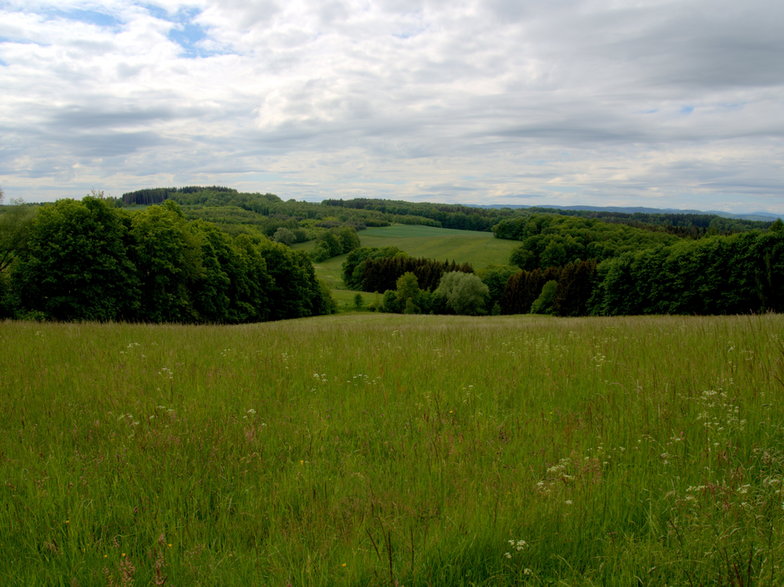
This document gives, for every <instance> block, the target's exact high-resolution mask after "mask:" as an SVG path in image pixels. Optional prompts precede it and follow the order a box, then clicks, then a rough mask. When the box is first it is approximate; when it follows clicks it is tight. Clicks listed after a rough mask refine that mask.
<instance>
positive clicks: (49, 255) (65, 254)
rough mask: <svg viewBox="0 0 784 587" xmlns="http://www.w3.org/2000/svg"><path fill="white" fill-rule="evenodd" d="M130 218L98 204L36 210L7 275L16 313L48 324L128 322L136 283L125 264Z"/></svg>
mask: <svg viewBox="0 0 784 587" xmlns="http://www.w3.org/2000/svg"><path fill="white" fill-rule="evenodd" d="M129 229H130V218H129V217H128V216H127V215H126V214H125V213H123V212H122V211H120V210H117V209H114V208H112V207H110V206H109V204H108V203H107V202H106V201H105V200H102V199H100V198H93V197H86V198H84V199H83V200H82V201H77V200H70V199H67V200H60V201H58V202H56V203H55V204H52V205H48V206H44V207H42V208H40V209H39V210H38V212H37V214H36V215H35V217H34V218H33V220H32V223H31V225H30V229H29V235H28V238H27V242H26V246H25V247H24V248H23V249H22V250H21V251H20V252H19V256H18V259H17V261H16V264H15V266H14V270H13V275H12V284H11V285H12V294H13V296H14V299H15V303H16V304H17V305H18V308H19V309H20V311H21V312H23V313H27V312H34V313H37V314H38V315H40V316H43V317H45V318H47V319H52V320H99V321H107V320H127V319H131V318H133V317H134V316H135V315H136V312H137V310H138V303H139V291H140V288H139V279H138V275H137V273H136V268H135V266H134V264H133V262H132V261H131V259H129V256H128V248H129V245H130V242H131V239H130V231H129Z"/></svg>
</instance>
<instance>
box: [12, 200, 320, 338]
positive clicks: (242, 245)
mask: <svg viewBox="0 0 784 587" xmlns="http://www.w3.org/2000/svg"><path fill="white" fill-rule="evenodd" d="M2 277H3V280H4V281H5V282H6V284H7V288H6V289H7V291H6V292H5V298H4V299H5V304H4V311H5V313H6V315H11V316H16V317H25V316H28V317H37V318H42V319H52V320H99V321H109V320H125V321H143V322H186V323H202V322H209V323H238V322H254V321H262V320H276V319H282V318H295V317H301V316H312V315H316V314H323V313H327V312H329V311H331V309H332V301H331V298H330V297H329V294H328V293H327V292H326V291H325V290H324V288H323V287H322V286H321V284H320V283H319V282H318V280H317V279H316V277H315V274H314V271H313V266H312V264H311V263H310V260H309V259H308V257H307V256H306V255H305V254H303V253H298V252H295V251H292V250H291V249H289V248H288V247H286V246H284V245H281V244H278V243H274V242H272V241H270V240H269V239H267V238H265V237H263V236H262V235H259V234H256V235H252V234H240V235H237V236H231V235H228V234H226V233H225V232H223V231H221V230H219V229H218V228H217V227H216V226H214V225H212V224H209V223H207V222H204V221H188V220H187V219H186V218H185V217H184V215H183V214H182V211H181V209H180V207H179V206H178V205H177V204H176V203H174V202H172V201H164V203H163V204H161V205H153V206H150V207H148V208H146V209H144V210H142V211H138V212H135V213H129V212H126V211H124V210H122V209H117V208H115V207H113V206H111V204H110V203H109V202H108V201H106V200H103V199H100V198H94V197H86V198H84V199H83V200H81V201H77V200H60V201H58V202H56V203H55V204H52V205H46V206H43V207H40V208H39V209H38V210H37V212H36V214H35V215H34V217H33V218H32V220H31V221H30V224H29V227H28V229H27V235H26V239H25V244H24V246H23V247H20V248H19V249H18V251H17V254H16V257H15V259H14V261H13V263H12V264H11V265H10V266H9V268H8V269H7V271H5V272H4V273H3V275H2Z"/></svg>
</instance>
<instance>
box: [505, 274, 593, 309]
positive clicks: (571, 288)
mask: <svg viewBox="0 0 784 587" xmlns="http://www.w3.org/2000/svg"><path fill="white" fill-rule="evenodd" d="M596 267H597V265H596V261H577V262H574V263H569V264H567V265H565V266H563V267H547V268H545V269H538V268H537V269H533V270H530V271H525V270H523V271H519V272H518V273H515V274H514V275H512V276H511V277H510V278H509V280H508V281H507V283H506V287H505V288H504V291H503V294H502V296H501V300H500V308H501V313H503V314H527V313H529V312H534V313H538V314H555V315H558V316H584V315H586V314H588V313H589V309H590V308H589V302H590V300H591V297H592V295H593V288H594V287H595V284H596ZM548 283H554V284H555V286H552V285H551V286H549V289H550V290H552V293H553V296H552V298H551V299H550V300H548V303H546V304H543V303H540V304H539V305H538V307H537V306H535V303H536V302H537V300H539V299H540V297H541V296H542V294H543V289H544V288H545V286H547V284H548ZM545 293H546V292H545Z"/></svg>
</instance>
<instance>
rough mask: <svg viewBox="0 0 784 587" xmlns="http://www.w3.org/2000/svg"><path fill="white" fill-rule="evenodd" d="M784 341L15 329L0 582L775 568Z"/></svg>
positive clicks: (611, 325)
mask: <svg viewBox="0 0 784 587" xmlns="http://www.w3.org/2000/svg"><path fill="white" fill-rule="evenodd" d="M782 333H784V317H782V316H780V315H772V314H771V315H764V316H742V317H703V318H697V317H650V318H611V319H610V318H579V319H578V318H574V319H560V318H538V317H531V316H524V317H510V316H498V317H484V318H470V317H460V316H452V317H445V316H402V315H391V314H375V313H364V314H343V315H337V316H325V317H319V318H310V319H300V320H292V321H281V322H272V323H264V324H258V325H244V326H231V327H217V326H148V325H134V324H103V325H99V324H89V323H82V324H79V323H72V324H56V323H35V322H24V323H23V322H3V323H0V344H1V345H2V348H3V352H2V353H0V410H2V413H3V415H4V417H3V418H2V421H0V479H2V484H0V495H2V499H1V500H0V504H2V507H0V528H2V532H0V561H2V562H0V584H3V585H120V584H131V583H134V584H138V585H148V584H157V585H163V584H166V585H513V584H514V585H519V584H532V585H539V584H564V585H566V584H568V585H575V584H591V585H665V584H670V585H708V584H712V585H713V584H717V585H751V584H764V585H777V584H782V583H783V582H784V494H783V493H782V488H783V486H784V401H782V395H784V335H783V334H782Z"/></svg>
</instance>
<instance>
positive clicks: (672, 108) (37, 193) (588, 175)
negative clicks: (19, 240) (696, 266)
mask: <svg viewBox="0 0 784 587" xmlns="http://www.w3.org/2000/svg"><path fill="white" fill-rule="evenodd" d="M182 185H225V186H229V187H234V188H237V189H240V190H242V191H253V192H272V193H276V194H278V195H280V196H281V197H283V198H284V199H289V198H294V199H298V200H301V199H307V200H321V199H324V198H328V197H357V196H367V197H378V198H394V199H406V200H416V201H439V202H461V203H484V204H530V205H534V204H555V205H605V206H617V205H624V206H628V205H634V206H651V207H666V208H681V209H699V210H726V211H735V212H742V211H745V212H751V211H769V212H775V213H784V2H782V1H781V0H743V1H739V0H671V1H669V0H470V1H465V0H443V1H442V0H419V1H415V0H146V1H139V2H135V1H132V0H94V1H91V0H0V188H2V189H3V191H4V192H5V196H6V199H11V198H24V199H25V200H26V201H44V200H53V199H56V198H58V197H63V196H81V195H84V194H85V193H88V192H90V190H104V191H105V192H106V193H107V194H109V195H114V196H119V195H121V194H122V193H123V192H126V191H131V190H136V189H141V188H145V187H162V186H182Z"/></svg>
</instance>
